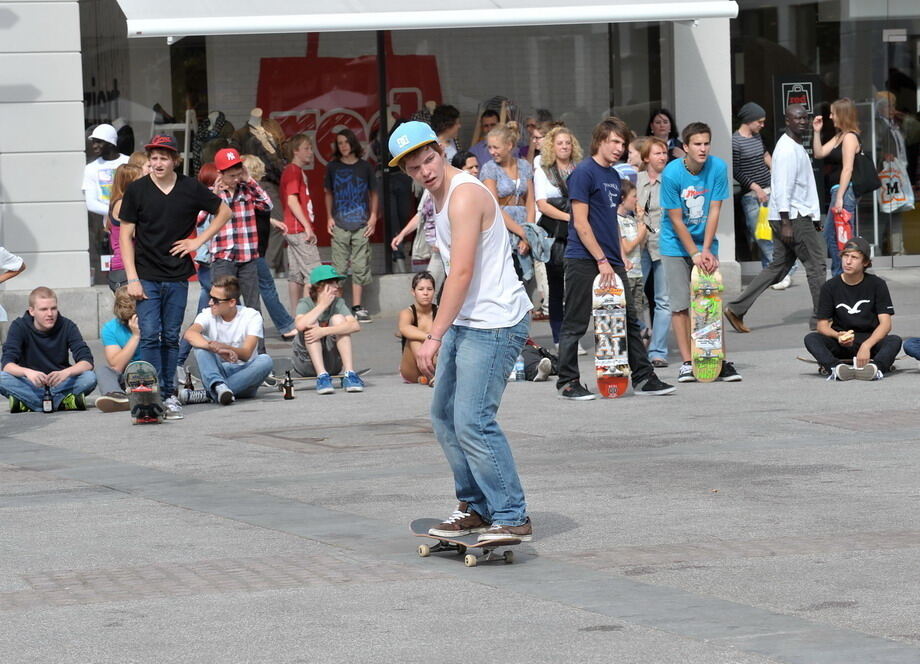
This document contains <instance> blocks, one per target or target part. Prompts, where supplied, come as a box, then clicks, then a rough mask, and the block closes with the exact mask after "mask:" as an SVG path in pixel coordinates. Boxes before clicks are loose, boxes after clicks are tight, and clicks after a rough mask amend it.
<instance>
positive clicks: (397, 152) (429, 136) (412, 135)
mask: <svg viewBox="0 0 920 664" xmlns="http://www.w3.org/2000/svg"><path fill="white" fill-rule="evenodd" d="M437 142H438V137H437V136H436V135H435V133H434V130H433V129H432V128H431V127H430V126H429V125H428V124H426V123H424V122H417V121H413V122H403V123H402V124H401V125H399V126H398V127H397V128H396V129H394V130H393V133H392V134H390V143H389V147H390V154H391V155H393V158H392V159H390V164H389V165H390V166H398V165H399V162H400V161H401V160H402V158H403V157H405V156H406V155H407V154H409V153H410V152H412V151H413V150H417V149H418V148H420V147H422V146H423V145H428V144H429V143H437Z"/></svg>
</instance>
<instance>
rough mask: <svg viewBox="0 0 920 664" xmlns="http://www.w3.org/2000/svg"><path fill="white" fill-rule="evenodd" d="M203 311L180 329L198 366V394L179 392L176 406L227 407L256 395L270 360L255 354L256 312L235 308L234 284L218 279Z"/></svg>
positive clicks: (258, 332)
mask: <svg viewBox="0 0 920 664" xmlns="http://www.w3.org/2000/svg"><path fill="white" fill-rule="evenodd" d="M210 293H211V297H210V298H209V300H208V305H209V309H208V310H207V311H202V312H201V313H200V314H198V315H197V316H196V317H195V322H194V323H192V325H191V326H190V327H189V328H188V330H186V331H185V340H186V341H188V342H189V343H190V344H191V345H192V348H193V352H194V353H195V360H196V361H197V362H198V371H199V372H200V374H201V382H202V384H203V385H204V389H203V390H189V389H183V390H180V392H179V400H180V401H181V402H182V403H186V404H188V403H204V402H207V401H215V402H217V403H219V404H220V405H222V406H229V405H230V404H231V403H233V402H234V401H235V400H236V399H237V398H243V399H248V398H250V397H254V396H255V395H256V391H257V390H258V389H259V386H260V385H261V384H262V382H263V381H264V380H265V379H266V378H267V377H268V375H269V374H270V373H271V372H272V367H273V364H272V358H271V357H269V356H268V355H266V354H264V353H262V354H259V353H258V352H256V348H257V347H258V345H259V341H260V340H261V339H262V337H263V335H264V331H263V325H262V314H261V313H259V312H258V311H256V310H255V309H252V308H250V307H243V306H240V304H239V301H240V282H239V280H238V279H237V278H236V277H234V276H230V275H223V276H220V277H218V278H217V279H215V280H214V283H213V284H212V285H211V290H210Z"/></svg>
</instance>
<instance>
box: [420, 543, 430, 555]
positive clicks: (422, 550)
mask: <svg viewBox="0 0 920 664" xmlns="http://www.w3.org/2000/svg"><path fill="white" fill-rule="evenodd" d="M418 555H419V556H421V557H422V558H427V557H428V556H430V555H431V548H430V547H429V546H428V545H427V544H419V547H418Z"/></svg>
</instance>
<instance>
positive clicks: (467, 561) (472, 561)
mask: <svg viewBox="0 0 920 664" xmlns="http://www.w3.org/2000/svg"><path fill="white" fill-rule="evenodd" d="M476 562H477V561H476V556H474V555H473V554H472V553H468V554H467V555H465V556H464V557H463V564H464V565H466V566H467V567H476Z"/></svg>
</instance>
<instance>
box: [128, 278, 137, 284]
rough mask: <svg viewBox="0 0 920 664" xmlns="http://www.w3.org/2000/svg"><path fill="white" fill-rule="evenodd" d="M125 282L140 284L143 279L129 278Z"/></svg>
mask: <svg viewBox="0 0 920 664" xmlns="http://www.w3.org/2000/svg"><path fill="white" fill-rule="evenodd" d="M125 283H126V284H139V283H141V280H140V279H128V280H127V281H126V282H125Z"/></svg>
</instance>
